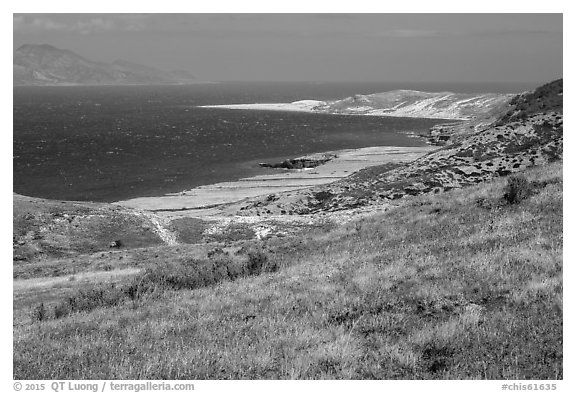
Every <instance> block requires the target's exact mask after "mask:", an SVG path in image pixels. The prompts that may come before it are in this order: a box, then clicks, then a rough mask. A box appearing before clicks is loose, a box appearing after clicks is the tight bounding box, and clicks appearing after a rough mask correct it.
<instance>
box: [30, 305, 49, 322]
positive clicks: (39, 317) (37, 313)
mask: <svg viewBox="0 0 576 393" xmlns="http://www.w3.org/2000/svg"><path fill="white" fill-rule="evenodd" d="M46 317H47V313H46V307H44V303H40V304H39V305H37V306H36V307H34V308H33V309H32V320H33V321H40V322H41V321H43V320H45V319H46Z"/></svg>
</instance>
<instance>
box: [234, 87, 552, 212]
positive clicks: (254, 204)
mask: <svg viewBox="0 0 576 393" xmlns="http://www.w3.org/2000/svg"><path fill="white" fill-rule="evenodd" d="M553 86H556V87H555V88H554V89H552V88H546V89H544V90H537V92H534V93H529V94H522V95H520V96H518V97H516V98H514V99H513V102H514V103H515V104H513V108H511V109H509V110H508V111H507V112H505V113H504V114H503V115H501V117H500V118H498V119H497V120H496V121H494V122H493V124H492V125H490V126H486V127H484V128H483V129H482V130H481V131H476V132H470V131H468V132H465V133H460V134H455V135H453V138H452V139H453V141H452V142H451V143H450V144H448V145H447V146H445V147H443V148H441V149H439V150H437V151H434V152H432V153H429V154H427V155H425V156H423V157H421V158H419V159H417V160H415V161H414V162H412V163H410V164H408V165H405V166H401V167H398V168H395V169H391V170H390V168H389V167H382V168H380V169H379V168H378V167H371V168H368V169H366V170H364V171H360V172H358V173H356V174H354V175H352V176H350V177H348V178H346V179H343V180H340V181H338V182H335V183H331V184H329V185H325V186H320V187H314V188H311V189H309V190H307V191H304V192H299V193H284V194H282V195H279V196H278V197H277V198H275V200H274V201H269V200H266V198H260V199H257V200H255V201H246V202H243V203H241V204H238V205H237V207H236V209H237V212H238V213H239V214H243V215H254V214H257V215H265V214H281V213H282V211H284V212H286V213H287V214H309V213H314V212H320V211H337V210H346V209H350V208H355V207H360V206H368V205H378V204H381V203H384V202H386V201H391V200H396V199H399V198H402V197H403V196H406V195H418V194H424V193H430V192H434V193H436V192H440V191H446V190H450V189H453V188H461V187H463V186H466V185H469V184H475V183H479V182H482V181H486V180H489V179H492V178H494V177H501V176H506V175H509V174H511V173H514V172H519V171H522V170H524V169H526V168H528V167H530V166H533V165H542V164H545V163H547V162H550V161H555V160H560V159H561V158H562V154H563V115H562V110H561V103H560V107H559V106H558V105H557V104H551V105H548V106H545V107H541V108H539V109H535V108H537V105H536V104H535V102H539V101H550V102H557V101H558V98H556V97H559V96H558V90H559V89H560V91H561V86H562V81H561V80H560V81H557V82H554V84H553ZM560 97H561V96H560ZM511 114H512V115H511Z"/></svg>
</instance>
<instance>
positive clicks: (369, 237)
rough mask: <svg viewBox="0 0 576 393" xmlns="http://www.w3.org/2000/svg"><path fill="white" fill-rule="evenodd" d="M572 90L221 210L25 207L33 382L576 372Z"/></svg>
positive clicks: (22, 325)
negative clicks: (567, 209)
mask: <svg viewBox="0 0 576 393" xmlns="http://www.w3.org/2000/svg"><path fill="white" fill-rule="evenodd" d="M561 97H562V80H559V81H554V82H552V83H550V84H548V85H545V86H543V87H542V88H539V89H536V90H535V91H534V92H528V93H523V94H521V95H518V96H517V97H514V98H513V99H512V100H511V101H510V104H505V105H503V106H499V107H498V108H496V107H494V108H493V111H492V110H491V111H489V112H488V113H484V114H480V113H479V114H478V116H477V117H476V118H475V119H473V120H471V122H470V123H462V124H460V126H463V127H464V128H462V129H460V130H459V131H458V132H455V133H453V134H451V136H450V138H449V139H448V141H447V145H446V146H444V147H442V148H438V149H435V150H434V151H432V152H430V153H426V152H421V153H420V154H418V157H419V158H417V159H415V160H413V161H411V162H408V163H403V162H393V163H389V164H388V165H382V166H373V167H365V169H362V170H360V171H358V172H356V173H354V174H352V175H350V176H348V177H345V178H341V179H340V180H338V181H336V182H333V183H329V184H322V185H317V186H315V187H312V188H309V189H299V190H297V191H288V192H278V193H276V194H270V195H267V196H264V197H258V198H249V199H246V200H243V201H242V202H240V203H232V204H225V205H218V206H216V207H213V208H211V209H210V210H211V211H212V213H213V214H215V215H213V216H205V217H204V216H202V217H200V216H198V217H196V216H194V213H195V210H194V209H190V210H186V209H183V210H182V211H170V212H164V213H162V212H160V211H158V212H157V213H153V212H146V211H141V210H136V209H130V208H126V207H122V206H118V205H107V204H94V203H84V202H82V203H80V202H66V201H47V200H42V199H37V198H28V197H23V196H19V195H14V213H13V214H14V218H13V230H14V239H13V240H14V243H13V247H14V285H13V291H14V297H13V309H14V314H13V315H14V317H13V325H14V333H13V347H14V352H13V377H14V378H15V379H167V380H170V379H191V380H198V379H375V380H378V379H509V380H519V379H526V380H539V379H543V380H558V379H562V378H563V376H564V374H563V371H564V370H563V298H562V293H563V261H562V254H563V167H562V165H563V164H562V157H563V109H562V105H563V103H562V98H561ZM489 118H491V119H492V120H491V123H490V124H488V125H484V126H479V127H478V128H475V124H476V125H477V124H479V123H477V122H478V121H482V119H489ZM475 122H476V123H475ZM466 125H468V126H467V127H466ZM320 161H322V160H320ZM330 162H332V161H328V164H324V163H322V162H318V164H319V165H320V166H319V167H321V166H322V165H329V163H330ZM289 164H290V165H288V166H291V165H293V164H292V162H289ZM315 164H316V163H315ZM302 165H303V164H302ZM316 168H318V167H316ZM316 168H314V169H316ZM278 170H279V171H290V170H297V169H287V168H286V165H284V166H282V165H280V168H279V169H278ZM173 197H176V196H173Z"/></svg>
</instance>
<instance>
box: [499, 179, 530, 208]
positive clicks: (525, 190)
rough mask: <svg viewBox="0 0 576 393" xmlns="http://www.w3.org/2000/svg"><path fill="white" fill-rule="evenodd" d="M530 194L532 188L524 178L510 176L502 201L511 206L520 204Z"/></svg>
mask: <svg viewBox="0 0 576 393" xmlns="http://www.w3.org/2000/svg"><path fill="white" fill-rule="evenodd" d="M531 194H532V186H531V185H530V182H528V180H527V179H526V178H525V177H524V176H521V175H520V176H510V177H509V178H508V184H507V185H506V193H505V194H504V199H505V200H506V201H507V202H508V203H509V204H511V205H513V204H517V203H520V202H521V201H522V200H524V199H526V198H528V197H529V196H530V195H531Z"/></svg>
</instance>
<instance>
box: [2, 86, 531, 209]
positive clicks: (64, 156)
mask: <svg viewBox="0 0 576 393" xmlns="http://www.w3.org/2000/svg"><path fill="white" fill-rule="evenodd" d="M533 87H535V86H530V85H520V84H491V85H487V84H425V83H424V84H423V83H395V84H392V83H367V82H366V83H264V82H258V83H214V84H197V85H185V86H184V85H182V86H61V87H14V108H13V110H14V129H13V164H14V165H13V168H14V172H13V179H14V180H13V190H14V192H16V193H19V194H23V195H27V196H35V197H41V198H48V199H61V200H77V201H97V202H112V201H118V200H124V199H129V198H134V197H139V196H159V195H164V194H167V193H172V192H179V191H182V190H186V189H190V188H193V187H196V186H199V185H205V184H213V183H217V182H222V181H232V180H237V179H239V178H242V177H248V176H253V175H257V174H265V173H270V172H271V171H275V170H274V169H270V168H261V167H260V166H259V165H258V163H259V162H277V161H282V160H284V159H287V158H293V157H297V156H300V155H304V154H308V153H314V152H322V151H330V150H338V149H348V148H360V147H367V146H421V145H423V144H424V143H423V141H422V140H421V139H417V138H412V137H410V136H409V135H408V134H407V132H410V131H413V132H414V131H416V132H417V131H422V130H426V129H428V128H430V127H431V126H432V125H434V124H438V123H442V122H445V121H443V120H431V119H408V118H385V117H363V116H338V115H326V114H311V113H298V112H267V111H245V110H227V109H216V108H198V107H197V106H199V105H218V104H245V103H263V102H291V101H296V100H301V99H318V100H331V99H341V98H345V97H347V96H351V95H354V94H370V93H377V92H383V91H388V90H394V89H414V90H425V91H455V92H502V93H516V92H521V91H525V90H528V89H531V88H533Z"/></svg>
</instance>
